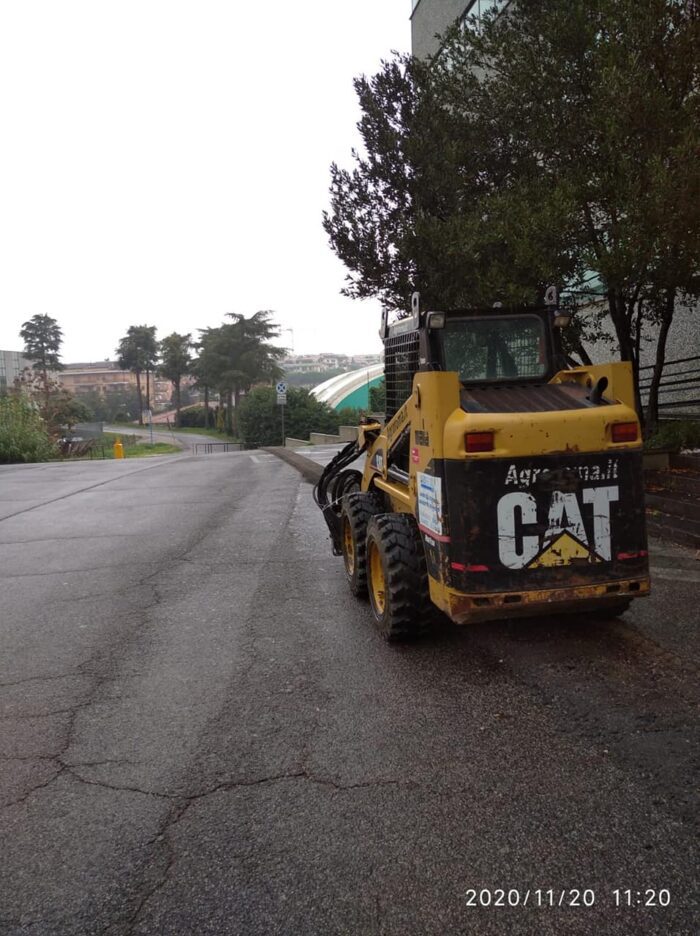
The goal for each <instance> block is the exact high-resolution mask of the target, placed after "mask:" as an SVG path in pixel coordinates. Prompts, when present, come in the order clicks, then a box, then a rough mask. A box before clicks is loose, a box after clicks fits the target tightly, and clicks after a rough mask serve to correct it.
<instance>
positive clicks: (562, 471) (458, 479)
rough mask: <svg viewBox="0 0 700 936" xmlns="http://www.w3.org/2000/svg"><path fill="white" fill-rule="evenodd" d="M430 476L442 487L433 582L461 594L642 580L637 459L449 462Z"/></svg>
mask: <svg viewBox="0 0 700 936" xmlns="http://www.w3.org/2000/svg"><path fill="white" fill-rule="evenodd" d="M430 473H431V474H432V475H433V476H435V478H436V479H437V478H438V477H441V478H442V483H441V482H437V484H438V486H439V487H440V488H441V495H440V496H441V497H442V514H443V517H444V521H445V522H444V526H441V527H440V529H438V530H437V532H438V533H441V534H442V536H436V537H434V539H435V540H436V541H435V542H434V543H433V542H430V541H428V542H427V550H426V551H427V553H428V558H429V565H430V566H431V574H432V575H434V576H436V577H439V578H443V579H444V580H445V581H446V583H447V584H451V585H452V587H454V588H457V589H459V590H460V591H465V592H500V591H525V590H531V589H540V588H542V589H545V588H557V587H562V588H566V587H574V586H577V585H593V584H596V583H597V582H610V581H614V580H615V579H629V578H634V577H640V576H643V575H645V574H646V570H647V568H648V559H647V552H646V550H647V542H646V528H645V521H644V491H643V481H642V465H641V453H637V452H625V453H615V454H607V453H604V454H603V453H601V454H582V455H548V456H546V457H544V456H540V457H537V458H509V459H488V460H487V459H483V460H478V459H472V460H466V459H465V460H459V461H457V460H454V461H453V460H447V461H444V462H438V463H435V464H433V465H432V466H431V469H430ZM422 477H427V476H422ZM418 480H419V484H420V480H421V477H419V479H418ZM431 483H432V484H433V486H434V482H429V480H428V482H426V484H427V487H426V490H428V489H429V487H430V484H431ZM425 502H426V504H427V503H428V501H427V498H426V501H425ZM425 513H426V516H430V514H429V510H428V507H426V508H425ZM419 519H420V505H419ZM425 526H426V525H425V524H423V532H424V533H427V535H428V537H429V539H430V540H432V539H433V537H432V536H431V533H430V529H427V530H426V529H425ZM427 526H428V527H429V528H430V527H431V526H432V527H435V522H434V521H431V520H430V519H429V520H428V521H427Z"/></svg>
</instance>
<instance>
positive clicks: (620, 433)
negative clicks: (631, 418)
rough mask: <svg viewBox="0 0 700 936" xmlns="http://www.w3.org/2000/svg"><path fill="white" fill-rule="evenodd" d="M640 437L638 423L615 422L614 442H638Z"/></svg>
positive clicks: (613, 429)
mask: <svg viewBox="0 0 700 936" xmlns="http://www.w3.org/2000/svg"><path fill="white" fill-rule="evenodd" d="M638 437H639V428H638V426H637V423H633V422H631V423H614V425H613V427H612V440H613V442H636V441H637V439H638Z"/></svg>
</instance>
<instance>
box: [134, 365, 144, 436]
mask: <svg viewBox="0 0 700 936" xmlns="http://www.w3.org/2000/svg"><path fill="white" fill-rule="evenodd" d="M135 373H136V392H137V393H138V395H139V426H143V392H142V390H141V371H140V370H137V371H135Z"/></svg>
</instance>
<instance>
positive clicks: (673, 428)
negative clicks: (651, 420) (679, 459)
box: [644, 419, 700, 452]
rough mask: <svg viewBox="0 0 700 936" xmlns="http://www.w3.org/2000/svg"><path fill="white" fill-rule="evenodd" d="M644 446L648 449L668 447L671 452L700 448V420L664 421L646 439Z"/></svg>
mask: <svg viewBox="0 0 700 936" xmlns="http://www.w3.org/2000/svg"><path fill="white" fill-rule="evenodd" d="M644 448H645V449H646V450H647V451H654V450H655V449H666V450H667V451H671V452H680V451H681V449H693V448H700V421H697V422H694V421H693V420H692V419H678V420H672V421H669V422H662V423H660V424H659V426H658V428H657V430H656V432H655V433H654V435H653V436H651V438H649V439H647V440H646V442H645V443H644Z"/></svg>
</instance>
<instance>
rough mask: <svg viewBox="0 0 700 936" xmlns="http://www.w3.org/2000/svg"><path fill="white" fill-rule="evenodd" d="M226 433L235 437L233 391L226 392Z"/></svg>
mask: <svg viewBox="0 0 700 936" xmlns="http://www.w3.org/2000/svg"><path fill="white" fill-rule="evenodd" d="M226 432H227V433H228V434H229V435H230V436H232V435H233V391H232V390H227V391H226Z"/></svg>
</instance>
